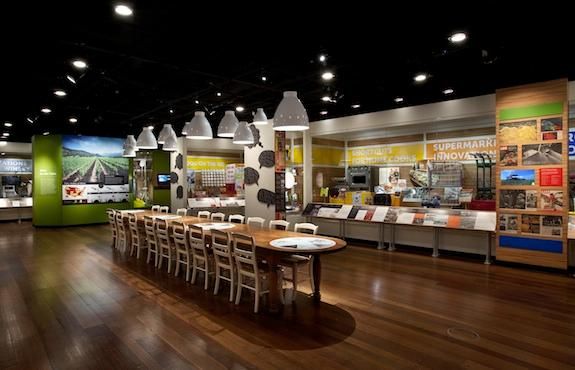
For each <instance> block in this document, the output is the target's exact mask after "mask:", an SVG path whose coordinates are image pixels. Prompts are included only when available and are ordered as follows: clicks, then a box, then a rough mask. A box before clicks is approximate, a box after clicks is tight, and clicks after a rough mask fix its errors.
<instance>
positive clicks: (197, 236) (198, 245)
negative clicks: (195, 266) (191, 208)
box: [188, 225, 208, 260]
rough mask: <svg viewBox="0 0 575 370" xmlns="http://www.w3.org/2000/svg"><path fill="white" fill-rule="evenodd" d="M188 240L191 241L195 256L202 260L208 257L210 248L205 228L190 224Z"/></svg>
mask: <svg viewBox="0 0 575 370" xmlns="http://www.w3.org/2000/svg"><path fill="white" fill-rule="evenodd" d="M188 240H189V243H190V249H191V250H192V254H193V255H194V258H200V259H202V260H207V259H208V249H207V248H206V238H205V233H204V229H202V228H201V227H199V226H196V225H189V226H188Z"/></svg>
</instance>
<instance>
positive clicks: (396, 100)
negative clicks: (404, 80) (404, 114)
mask: <svg viewBox="0 0 575 370" xmlns="http://www.w3.org/2000/svg"><path fill="white" fill-rule="evenodd" d="M393 101H394V102H396V103H401V102H402V101H403V98H402V97H400V96H398V97H397V98H395V99H393Z"/></svg>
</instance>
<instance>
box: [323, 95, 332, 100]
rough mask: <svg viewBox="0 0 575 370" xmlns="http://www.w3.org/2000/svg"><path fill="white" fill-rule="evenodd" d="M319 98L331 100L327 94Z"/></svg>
mask: <svg viewBox="0 0 575 370" xmlns="http://www.w3.org/2000/svg"><path fill="white" fill-rule="evenodd" d="M321 100H323V101H331V98H330V97H329V96H327V95H325V96H322V97H321Z"/></svg>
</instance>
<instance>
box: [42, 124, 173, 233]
mask: <svg viewBox="0 0 575 370" xmlns="http://www.w3.org/2000/svg"><path fill="white" fill-rule="evenodd" d="M32 159H33V163H34V169H33V184H34V193H33V200H34V204H33V207H32V217H33V218H32V222H33V224H34V226H69V225H87V224H96V223H104V222H108V219H107V215H106V209H107V208H116V209H129V208H131V207H132V200H131V201H130V202H126V203H102V204H68V205H63V204H62V137H61V136H59V135H48V136H34V137H33V138H32ZM168 160H169V156H168ZM168 167H169V163H168ZM129 173H130V177H131V173H132V162H131V161H130V168H129ZM130 199H133V196H130Z"/></svg>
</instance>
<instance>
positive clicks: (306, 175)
mask: <svg viewBox="0 0 575 370" xmlns="http://www.w3.org/2000/svg"><path fill="white" fill-rule="evenodd" d="M302 151H303V203H302V204H303V206H304V207H305V206H306V205H307V204H308V203H311V201H312V200H313V183H314V179H313V163H312V139H311V134H310V133H309V131H304V132H303V145H302Z"/></svg>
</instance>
